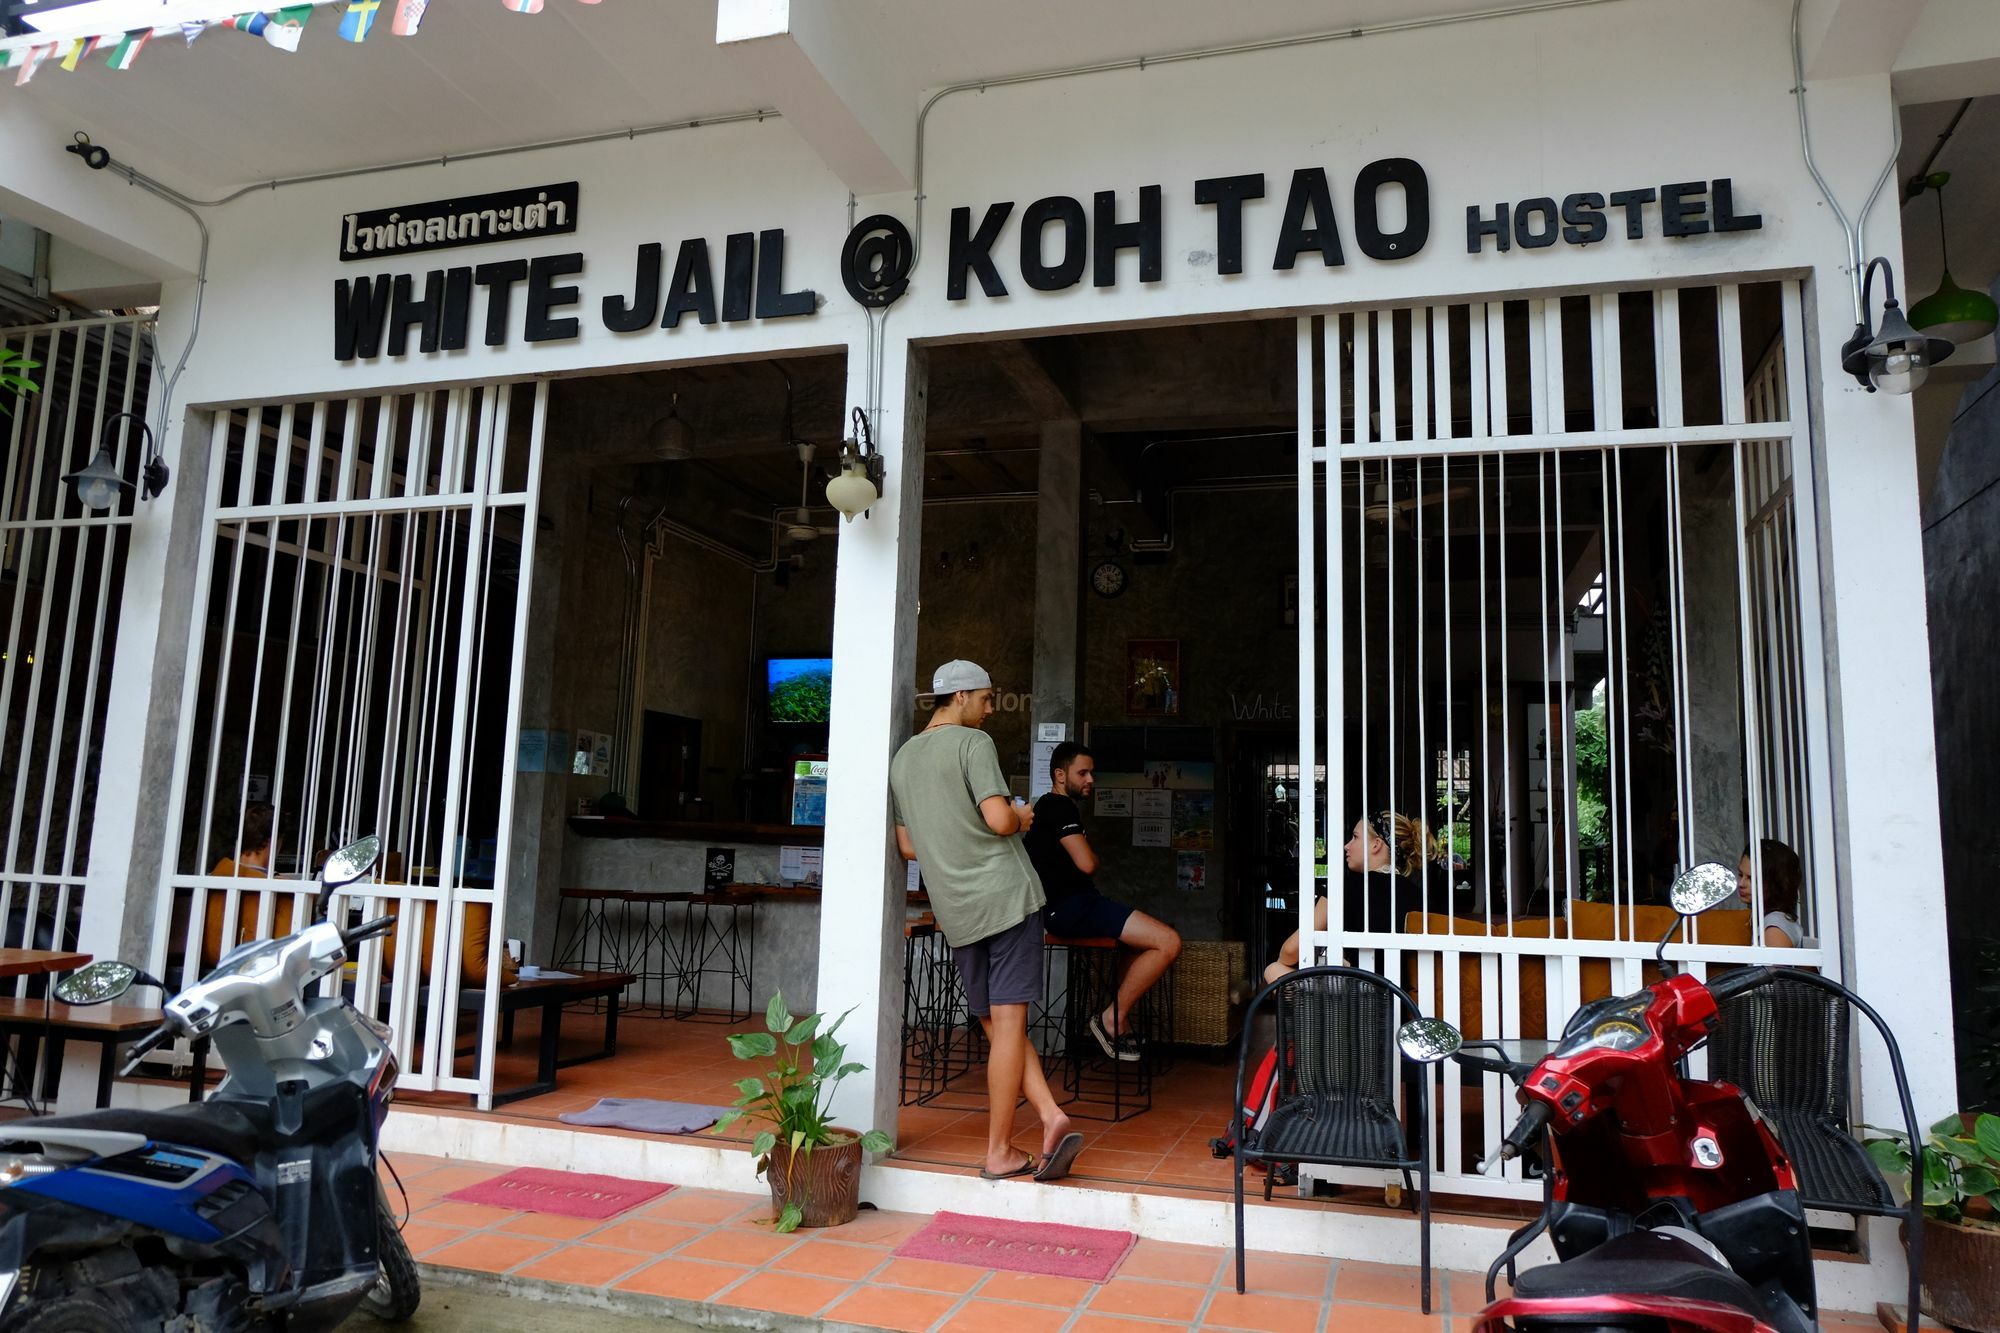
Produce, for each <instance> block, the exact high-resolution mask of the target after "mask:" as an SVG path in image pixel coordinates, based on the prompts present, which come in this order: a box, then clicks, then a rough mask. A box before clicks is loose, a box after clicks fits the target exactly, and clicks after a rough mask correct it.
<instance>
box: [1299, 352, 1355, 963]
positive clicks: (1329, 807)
mask: <svg viewBox="0 0 2000 1333" xmlns="http://www.w3.org/2000/svg"><path fill="white" fill-rule="evenodd" d="M1321 327H1322V337H1321V341H1320V347H1321V359H1322V360H1323V362H1324V363H1325V367H1326V372H1325V376H1324V383H1325V388H1324V398H1323V399H1322V403H1323V406H1322V408H1321V412H1322V415H1323V417H1324V419H1325V421H1326V472H1325V476H1326V481H1325V486H1326V557H1325V559H1326V662H1325V664H1324V666H1319V665H1315V666H1313V667H1312V668H1311V669H1310V670H1309V669H1308V668H1307V663H1306V657H1305V654H1304V652H1303V651H1302V652H1301V653H1300V657H1299V699H1300V700H1301V701H1302V702H1303V701H1304V700H1305V699H1306V698H1307V697H1308V695H1307V693H1306V692H1307V691H1308V690H1311V691H1312V694H1311V698H1312V699H1313V700H1314V705H1315V706H1314V710H1313V711H1312V712H1311V713H1307V711H1306V710H1305V708H1304V707H1301V708H1300V710H1299V712H1300V715H1301V717H1310V718H1311V719H1312V720H1311V721H1310V722H1305V723H1302V724H1301V725H1302V726H1304V728H1305V730H1306V731H1307V732H1308V733H1310V734H1311V735H1312V736H1313V738H1314V747H1315V748H1314V750H1313V751H1311V752H1310V753H1312V754H1314V755H1316V754H1317V746H1318V736H1319V720H1318V708H1317V704H1318V698H1319V679H1320V676H1321V674H1322V673H1323V674H1324V676H1325V679H1326V719H1327V721H1326V728H1327V730H1326V760H1325V763H1326V840H1327V849H1326V854H1327V857H1328V868H1327V894H1326V924H1327V931H1328V936H1327V938H1328V940H1329V941H1330V945H1329V948H1330V952H1329V955H1328V956H1329V957H1333V958H1338V957H1340V954H1339V952H1338V945H1339V941H1340V939H1341V937H1342V934H1343V932H1345V931H1346V929H1347V902H1346V899H1347V895H1346V894H1344V893H1340V892H1337V891H1336V886H1337V885H1338V884H1339V883H1340V875H1341V872H1340V871H1336V870H1334V869H1333V865H1334V864H1335V863H1336V862H1337V861H1338V860H1339V859H1340V853H1339V852H1338V851H1337V850H1335V847H1334V845H1333V844H1334V843H1335V842H1336V840H1341V841H1344V839H1343V838H1342V837H1341V834H1340V830H1339V828H1338V824H1337V821H1339V820H1342V819H1345V818H1346V816H1345V815H1344V814H1343V813H1342V812H1343V811H1345V810H1346V808H1347V804H1346V802H1347V761H1346V756H1345V755H1344V754H1343V753H1342V750H1343V746H1342V744H1341V740H1342V736H1341V733H1340V728H1342V727H1344V726H1345V721H1346V717H1347V547H1346V533H1345V530H1344V529H1345V523H1344V521H1343V520H1344V514H1343V510H1342V507H1341V505H1342V499H1343V496H1344V494H1345V490H1346V478H1347V464H1346V463H1344V462H1343V461H1342V460H1341V457H1340V402H1341V398H1342V386H1343V384H1344V382H1345V374H1344V372H1343V371H1342V370H1341V364H1340V316H1338V315H1327V316H1325V318H1324V319H1323V320H1322V321H1321ZM1310 332H1311V331H1310V330H1309V329H1306V328H1304V327H1303V326H1302V327H1301V333H1302V334H1304V335H1306V336H1310ZM1299 355H1300V362H1301V364H1300V372H1299V373H1300V378H1301V381H1302V382H1303V381H1304V380H1305V379H1307V378H1309V376H1310V374H1311V361H1312V349H1311V347H1310V346H1307V347H1305V348H1302V349H1301V350H1300V353H1299ZM1299 410H1300V412H1301V414H1302V420H1301V424H1300V427H1299V430H1300V438H1301V440H1303V441H1305V442H1307V443H1310V441H1311V439H1312V430H1311V428H1312V421H1311V417H1310V413H1311V411H1312V404H1311V402H1310V401H1309V400H1308V399H1305V398H1303V397H1302V399H1301V403H1300V408H1299ZM1355 466H1356V467H1357V468H1359V467H1362V466H1364V465H1363V464H1359V463H1357V464H1356V465H1355ZM1312 480H1313V478H1312V456H1311V454H1310V453H1309V452H1308V453H1303V454H1302V456H1301V460H1300V463H1299V487H1300V491H1299V493H1300V495H1301V496H1303V495H1305V494H1307V493H1308V492H1309V491H1310V490H1311V485H1312ZM1300 503H1301V506H1302V513H1301V519H1300V521H1301V522H1302V523H1303V522H1307V521H1308V520H1309V519H1310V518H1311V513H1310V506H1309V504H1308V503H1307V502H1306V501H1304V500H1301V502H1300ZM1309 565H1310V566H1311V567H1312V568H1313V569H1314V571H1315V573H1314V579H1315V581H1314V582H1311V583H1308V582H1306V581H1305V580H1304V579H1303V578H1301V580H1300V595H1299V624H1300V634H1301V636H1302V637H1304V638H1306V639H1311V638H1312V631H1311V630H1310V629H1309V628H1307V625H1308V624H1309V622H1311V621H1312V620H1313V618H1314V616H1315V611H1314V610H1313V608H1315V607H1317V606H1318V604H1319V603H1318V598H1317V588H1318V583H1317V581H1316V580H1317V571H1318V568H1319V560H1318V558H1317V557H1315V556H1314V555H1313V551H1312V547H1311V546H1309V545H1302V546H1301V547H1300V548H1299V567H1300V569H1302V570H1303V569H1305V568H1306V567H1307V566H1309ZM1308 589H1311V590H1314V593H1315V595H1314V596H1313V597H1312V598H1311V599H1308V598H1307V596H1306V592H1307V590H1308ZM1308 753H1309V752H1307V751H1304V750H1301V751H1300V756H1299V791H1300V792H1301V794H1303V793H1305V792H1308V791H1312V792H1314V793H1315V794H1316V793H1317V789H1318V786H1319V784H1318V782H1317V781H1316V780H1315V778H1314V769H1315V768H1316V767H1317V766H1318V761H1317V760H1316V759H1315V758H1308V757H1307V755H1308ZM1300 810H1301V820H1300V824H1301V829H1302V832H1301V837H1303V838H1304V839H1306V840H1307V842H1308V844H1309V845H1308V846H1307V847H1305V848H1302V849H1301V850H1300V855H1299V860H1300V872H1299V873H1300V889H1299V902H1300V903H1301V904H1302V905H1303V904H1306V903H1309V902H1310V901H1311V900H1312V899H1313V898H1314V897H1315V896H1316V894H1317V888H1318V886H1317V879H1318V877H1317V875H1316V874H1314V872H1313V870H1312V869H1311V867H1309V866H1308V865H1306V855H1305V854H1306V852H1308V851H1314V852H1315V853H1316V843H1315V839H1316V838H1317V836H1318V835H1317V832H1316V830H1317V829H1318V828H1319V812H1318V811H1317V810H1316V809H1312V808H1311V807H1307V806H1303V805H1302V806H1301V807H1300ZM1308 811H1309V812H1310V817H1309V818H1308V817H1306V816H1307V812H1308ZM1313 860H1314V861H1317V860H1318V857H1317V855H1316V854H1315V855H1314V857H1313ZM1301 914H1302V921H1303V924H1304V925H1305V926H1306V927H1307V928H1310V927H1311V925H1312V923H1313V916H1312V912H1311V909H1310V908H1306V907H1303V906H1302V908H1301ZM1299 938H1301V939H1304V938H1306V937H1305V936H1303V935H1302V936H1300V937H1299ZM1307 956H1308V955H1305V954H1301V955H1300V957H1301V958H1304V957H1307ZM1311 956H1312V957H1314V958H1315V959H1316V958H1317V955H1311Z"/></svg>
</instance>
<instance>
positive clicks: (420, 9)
mask: <svg viewBox="0 0 2000 1333" xmlns="http://www.w3.org/2000/svg"><path fill="white" fill-rule="evenodd" d="M430 7H431V0H396V20H395V22H394V23H392V24H391V25H390V27H389V31H391V32H393V33H395V34H396V35H397V36H398V37H414V36H416V35H417V29H418V28H420V27H422V26H423V22H424V11H425V10H426V9H429V8H430Z"/></svg>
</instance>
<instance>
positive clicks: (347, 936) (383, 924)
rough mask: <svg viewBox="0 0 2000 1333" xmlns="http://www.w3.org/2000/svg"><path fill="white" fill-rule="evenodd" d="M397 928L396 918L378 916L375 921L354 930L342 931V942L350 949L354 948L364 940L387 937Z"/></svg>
mask: <svg viewBox="0 0 2000 1333" xmlns="http://www.w3.org/2000/svg"><path fill="white" fill-rule="evenodd" d="M395 928H396V918H395V917H393V916H378V917H376V918H375V919H374V920H373V921H364V922H362V923H361V924H360V925H358V926H356V927H355V928H354V929H352V930H343V931H341V932H340V942H341V943H342V944H344V945H346V946H348V947H349V948H353V947H354V946H355V945H357V944H359V943H361V941H363V940H372V939H374V938H375V937H376V936H377V935H387V934H388V933H389V932H390V931H391V930H394V929H395Z"/></svg>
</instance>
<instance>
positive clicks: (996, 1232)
mask: <svg viewBox="0 0 2000 1333" xmlns="http://www.w3.org/2000/svg"><path fill="white" fill-rule="evenodd" d="M1138 1239H1139V1238H1138V1237H1137V1236H1136V1235H1134V1234H1133V1233H1131V1232H1129V1231H1100V1230H1098V1229H1097V1228H1095V1227H1072V1226H1065V1225H1063V1224H1061V1223H1058V1222H1016V1221H1013V1220H1012V1219H1009V1218H1004V1217H969V1216H967V1215H966V1214H964V1213H939V1214H938V1215H937V1216H936V1217H934V1218H932V1219H931V1221H930V1225H928V1226H926V1227H925V1228H924V1229H923V1230H922V1231H919V1232H918V1233H917V1234H916V1235H914V1236H912V1237H910V1238H909V1239H908V1240H906V1241H904V1242H903V1244H902V1247H901V1248H900V1249H898V1250H897V1251H896V1253H897V1255H898V1256H900V1257H902V1258H905V1259H933V1260H937V1261H939V1262H942V1263H948V1264H970V1265H972V1266H973V1267H975V1268H1004V1269H1006V1270H1008V1271H1009V1272H1014V1273H1039V1274H1040V1275H1042V1276H1043V1277H1075V1278H1082V1279H1083V1280H1084V1281H1086V1282H1104V1281H1107V1280H1108V1279H1109V1278H1110V1277H1111V1275H1112V1274H1113V1273H1115V1272H1117V1271H1118V1265H1120V1264H1122V1263H1124V1262H1125V1256H1126V1255H1128V1254H1130V1253H1131V1252H1132V1246H1133V1245H1134V1244H1136V1243H1137V1242H1138Z"/></svg>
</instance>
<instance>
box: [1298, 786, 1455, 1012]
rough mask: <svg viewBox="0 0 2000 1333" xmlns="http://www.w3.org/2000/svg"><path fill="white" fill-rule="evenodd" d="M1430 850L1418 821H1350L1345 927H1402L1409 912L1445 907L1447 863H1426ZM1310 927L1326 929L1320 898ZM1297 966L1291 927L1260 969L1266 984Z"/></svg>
mask: <svg viewBox="0 0 2000 1333" xmlns="http://www.w3.org/2000/svg"><path fill="white" fill-rule="evenodd" d="M1433 853H1434V848H1433V847H1432V844H1431V836H1430V831H1429V830H1428V829H1426V828H1425V827H1424V825H1423V821H1422V820H1417V819H1411V818H1409V817H1408V816H1407V815H1399V814H1397V813H1395V812H1394V811H1392V810H1383V811H1381V812H1379V813H1377V814H1374V815H1370V816H1367V817H1365V818H1362V819H1357V820H1355V821H1354V831H1353V833H1352V834H1351V835H1350V836H1349V837H1348V840H1347V846H1346V848H1345V849H1344V853H1343V859H1344V861H1345V864H1346V867H1347V871H1348V874H1349V875H1350V876H1352V878H1350V879H1349V880H1348V881H1347V888H1346V890H1345V899H1344V901H1345V903H1346V906H1347V927H1348V929H1350V930H1369V931H1394V930H1401V929H1402V928H1403V921H1404V918H1405V916H1406V914H1408V913H1410V912H1413V911H1434V912H1435V911H1449V910H1450V901H1451V875H1450V870H1451V866H1450V863H1449V861H1447V862H1446V863H1445V864H1444V865H1440V866H1434V867H1432V866H1428V865H1427V863H1428V862H1429V861H1430V860H1431V859H1432V858H1433ZM1427 869H1428V871H1429V873H1428V875H1427V874H1426V873H1425V872H1426V870H1427ZM1426 881H1428V883H1427V882H1426ZM1313 929H1315V930H1325V929H1326V899H1325V898H1320V899H1318V900H1316V901H1315V902H1314V904H1313ZM1335 961H1336V962H1337V961H1339V960H1337V959H1336V960H1335ZM1298 967H1299V935H1298V932H1297V931H1293V932H1292V934H1291V935H1290V936H1289V937H1288V938H1287V939H1286V940H1285V943H1284V945H1283V947H1281V948H1280V949H1279V950H1278V957H1277V960H1276V961H1275V962H1273V963H1271V964H1270V966H1268V967H1266V968H1265V969H1264V981H1265V983H1266V984H1269V983H1270V982H1273V981H1276V980H1277V979H1278V978H1279V977H1282V976H1284V975H1285V974H1286V973H1289V972H1296V971H1297V970H1298Z"/></svg>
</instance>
